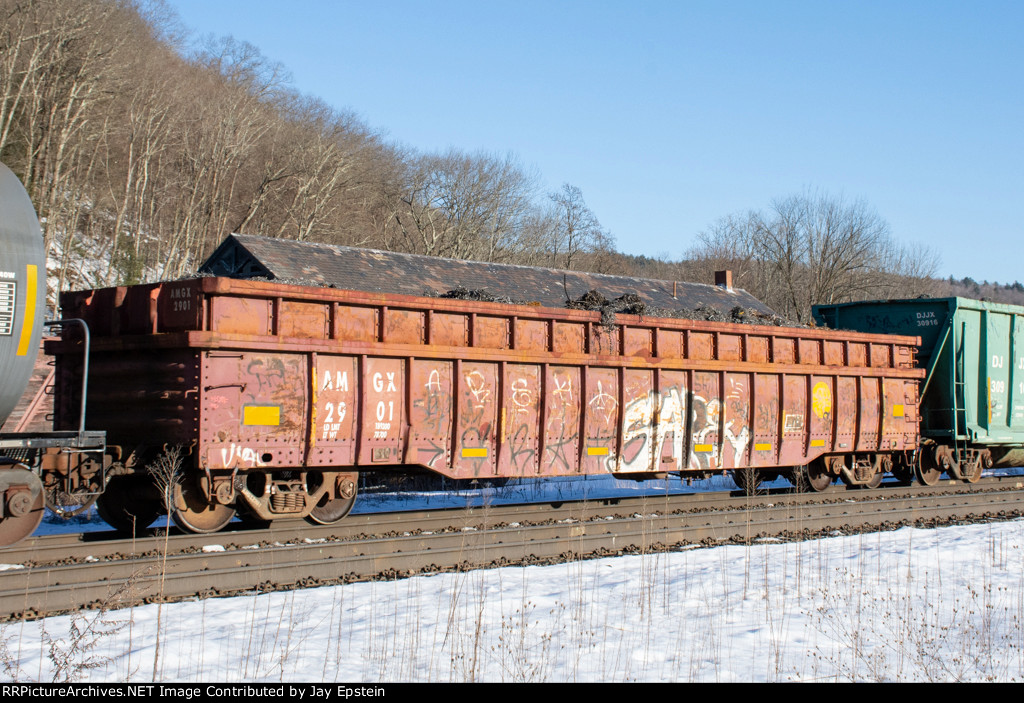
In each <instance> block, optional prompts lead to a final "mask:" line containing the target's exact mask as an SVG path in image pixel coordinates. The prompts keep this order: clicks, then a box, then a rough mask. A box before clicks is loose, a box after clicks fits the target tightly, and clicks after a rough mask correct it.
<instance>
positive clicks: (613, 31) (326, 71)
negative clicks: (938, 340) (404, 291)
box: [169, 0, 1024, 283]
mask: <svg viewBox="0 0 1024 703" xmlns="http://www.w3.org/2000/svg"><path fill="white" fill-rule="evenodd" d="M169 5H170V6H171V7H172V8H174V9H175V10H176V11H177V12H178V14H179V16H180V18H181V20H182V22H183V24H184V25H185V26H186V27H188V28H190V29H192V30H194V31H195V32H196V33H197V34H198V35H205V34H213V35H216V36H224V35H231V36H234V37H235V38H236V39H239V40H244V41H248V42H250V43H252V44H254V45H255V46H257V47H258V48H259V49H260V50H261V51H262V52H263V54H264V55H266V56H267V57H268V58H270V59H273V60H275V61H279V62H281V63H282V64H284V65H285V67H286V68H287V69H288V70H289V71H290V72H291V75H292V79H293V80H292V83H293V85H294V86H295V87H296V88H297V89H299V90H301V91H302V92H304V93H309V94H312V95H316V96H318V97H320V98H322V99H323V100H325V101H326V102H327V103H329V104H331V105H334V106H336V107H338V108H343V109H348V110H351V111H353V112H355V113H356V114H358V115H359V116H360V117H361V118H362V120H363V121H364V122H366V123H367V125H368V126H370V127H371V128H374V129H376V130H379V131H381V132H383V133H384V134H385V135H386V138H387V139H389V140H390V141H392V142H395V143H400V144H404V145H407V146H410V147H413V148H415V149H418V150H422V151H429V150H443V149H446V148H448V147H449V146H454V147H457V148H459V149H463V150H466V151H477V150H485V151H489V152H497V153H502V154H503V153H506V152H509V151H511V152H513V153H515V154H516V155H517V156H518V157H519V159H520V160H521V162H522V163H523V164H524V165H526V166H527V167H535V168H536V169H537V170H538V171H539V172H540V174H541V176H542V179H543V183H544V186H545V188H546V189H547V190H554V189H556V188H558V187H559V186H560V185H561V184H562V183H563V182H568V183H572V184H573V185H576V186H578V187H579V188H581V189H582V191H583V195H584V198H585V199H586V201H587V204H588V205H589V206H590V207H591V209H592V210H593V211H594V213H595V214H596V215H597V216H598V218H599V219H600V220H601V223H602V224H603V225H604V226H605V227H607V228H608V229H610V230H611V232H612V234H613V235H614V236H615V237H616V241H617V244H618V248H619V249H621V250H622V251H626V252H629V253H633V254H647V255H650V256H658V255H661V254H667V255H669V256H671V257H673V258H677V257H679V256H681V255H682V253H683V252H684V251H685V250H686V249H687V247H688V246H689V245H690V244H691V243H692V242H693V239H694V236H695V234H696V233H697V232H699V231H700V230H702V229H705V228H706V227H708V226H709V225H710V224H712V223H713V222H714V221H715V220H717V219H718V218H720V217H722V216H724V215H727V214H730V213H735V212H740V211H745V210H749V209H761V208H767V207H768V206H769V205H770V203H771V201H772V200H773V199H775V198H779V197H785V196H787V195H792V194H797V193H800V192H802V191H804V190H807V189H816V190H823V191H827V192H829V193H831V194H833V195H842V196H844V197H846V198H848V199H856V198H862V199H864V200H866V201H867V202H868V203H869V204H870V205H871V206H872V207H874V208H875V209H876V210H877V211H878V212H879V214H880V215H881V216H882V217H884V218H885V219H886V220H888V222H889V224H890V225H891V227H892V231H893V234H894V235H895V237H896V238H897V239H899V240H900V241H902V242H905V243H908V244H912V243H924V244H927V245H930V246H932V247H933V248H934V249H935V250H936V251H937V252H938V253H939V255H940V256H941V259H942V261H941V264H940V269H939V275H942V276H946V275H950V274H952V275H954V276H956V277H958V278H960V277H964V276H971V277H972V278H975V279H976V280H979V281H980V280H990V281H1000V282H1004V283H1007V282H1013V281H1015V280H1019V281H1022V282H1024V224H1022V222H1024V212H1022V209H1024V207H1022V206H1024V2H1021V1H1020V0H1017V1H1010V2H935V1H932V2H893V1H890V2H868V1H858V2H845V1H842V2H841V1H835V2H828V1H824V0H818V1H816V2H810V1H808V2H783V1H780V0H755V1H751V2H738V1H736V2H731V1H728V0H718V1H708V2H690V1H684V0H676V1H669V0H666V1H663V2H653V1H648V2H642V1H640V0H633V1H632V2H625V1H623V2H598V1H597V0H591V1H589V2H584V1H579V2H568V1H565V2H556V1H554V0H549V1H547V2H534V1H532V0H513V1H510V2H504V1H502V2H498V1H494V0H478V1H477V2H441V1H435V2H428V1H421V2H412V1H398V0H360V1H358V2H349V1H341V0H320V1H316V2H314V1H312V0H292V1H291V2H282V1H281V0H276V1H274V2H268V1H265V0H169Z"/></svg>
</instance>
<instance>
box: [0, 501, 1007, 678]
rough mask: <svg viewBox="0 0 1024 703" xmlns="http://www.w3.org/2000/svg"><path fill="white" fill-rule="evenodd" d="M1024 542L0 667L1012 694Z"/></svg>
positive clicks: (648, 564)
mask: <svg viewBox="0 0 1024 703" xmlns="http://www.w3.org/2000/svg"><path fill="white" fill-rule="evenodd" d="M500 490H507V489H500ZM405 507H410V506H405ZM1022 545H1024V521H1013V522H1003V523H992V524H984V525H970V526H962V527H950V528H941V529H931V530H925V529H916V528H902V529H900V530H897V531H894V532H887V533H876V534H867V535H856V536H847V537H842V536H836V537H829V538H825V539H818V540H814V541H809V542H802V543H779V542H774V541H765V542H759V543H754V544H751V545H747V546H726V547H716V548H711V549H700V548H694V549H689V550H685V551H681V552H675V553H670V554H647V555H639V556H626V557H617V558H607V559H597V560H592V561H585V562H577V563H572V564H563V565H558V566H545V567H539V566H531V567H508V568H502V569H493V570H480V571H472V572H468V573H459V574H437V575H432V576H420V577H415V578H411V579H405V580H400V581H391V582H375V583H359V584H350V585H346V586H334V587H324V588H316V589H308V590H302V591H294V592H288V593H271V594H263V595H255V596H253V595H250V596H240V597H235V598H224V599H208V600H203V601H198V602H186V603H176V604H168V605H163V606H157V605H146V606H140V607H136V608H132V609H129V610H121V611H112V612H108V613H105V614H102V615H98V614H96V613H93V612H85V613H80V614H77V615H73V616H64V617H55V618H48V619H46V620H43V621H40V622H24V623H14V624H9V625H7V626H4V627H3V628H0V664H3V666H4V669H5V671H6V675H5V678H17V679H19V680H32V681H50V680H62V679H64V678H73V679H78V680H86V681H124V680H129V681H138V682H145V681H154V680H157V681H266V682H277V681H292V682H294V681H349V682H352V681H363V682H384V681H634V680H639V681H779V680H799V681H823V680H824V681H833V680H840V681H848V680H858V681H859V680H871V681H874V680H942V681H951V680H1000V681H1008V680H1021V679H1022V678H1024V546H1022ZM54 645H55V646H54Z"/></svg>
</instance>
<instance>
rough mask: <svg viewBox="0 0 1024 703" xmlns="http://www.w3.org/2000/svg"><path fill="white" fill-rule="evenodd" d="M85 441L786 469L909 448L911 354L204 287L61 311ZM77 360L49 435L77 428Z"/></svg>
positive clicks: (329, 460)
mask: <svg viewBox="0 0 1024 703" xmlns="http://www.w3.org/2000/svg"><path fill="white" fill-rule="evenodd" d="M63 305H64V314H65V315H74V316H79V317H82V318H84V319H86V320H87V321H88V322H89V323H90V327H91V328H92V329H93V332H94V341H93V344H94V351H93V374H94V379H95V380H94V381H93V382H92V384H91V386H90V397H89V419H90V425H91V426H94V427H102V428H106V429H107V430H108V433H109V437H110V442H111V443H112V444H117V445H122V446H126V447H132V446H135V445H138V444H146V445H152V446H162V445H164V444H172V445H173V444H179V445H182V446H186V447H190V448H191V449H192V457H193V460H194V462H195V464H196V466H197V468H201V469H203V470H207V471H214V472H218V471H227V472H234V473H239V472H243V473H244V472H246V471H250V470H268V469H277V468H280V469H285V468H297V467H310V468H314V467H316V468H319V467H322V468H328V467H364V468H365V467H374V468H380V467H387V466H397V465H418V466H421V467H426V468H429V469H432V470H434V471H437V472H439V473H442V474H445V475H448V476H451V477H456V478H473V477H490V476H552V475H572V474H580V473H616V474H633V475H648V474H654V473H659V472H665V471H679V472H688V471H689V472H706V471H718V470H723V469H732V468H739V467H747V466H752V467H788V466H797V465H802V464H806V463H808V462H809V461H811V460H813V459H814V458H816V457H819V456H822V455H826V454H833V453H852V452H900V451H910V450H913V449H914V448H915V447H916V446H917V443H918V429H917V384H918V379H919V378H920V377H921V375H922V372H921V371H920V370H916V369H914V368H913V366H914V344H915V343H916V341H917V339H916V338H913V337H894V336H882V335H869V334H858V333H849V332H843V333H837V332H833V331H829V330H823V329H792V328H779V327H751V326H745V325H737V324H728V323H715V322H697V321H688V320H675V319H671V320H670V319H656V318H639V317H636V316H628V315H620V316H619V322H620V324H618V325H616V326H615V327H614V328H611V329H609V328H607V327H605V326H602V325H601V324H600V320H599V318H600V315H599V313H595V312H589V311H576V310H564V309H552V308H540V307H532V306H512V305H501V304H496V303H485V302H476V301H466V300H441V299H433V298H421V297H410V296H399V295H373V294H367V293H363V292H357V291H344V290H334V289H328V288H309V287H300V286H290V285H283V284H276V283H269V282H259V281H243V280H232V279H222V278H205V279H195V280H189V281H180V282H170V283H163V284H154V285H146V286H134V287H128V288H117V289H104V290H98V291H86V292H80V293H72V294H66V295H65V296H64V297H63ZM76 349H77V347H76V344H75V342H74V339H73V337H71V336H69V338H68V339H67V340H66V341H64V342H61V343H58V344H54V345H51V347H50V350H51V351H53V352H55V353H56V354H57V355H58V360H59V368H58V381H57V398H58V402H57V415H58V427H60V426H62V424H65V425H66V424H67V423H68V421H69V420H70V418H72V417H75V418H77V405H76V402H77V398H76V397H75V394H76V391H75V388H76V384H77V380H76V378H75V352H76Z"/></svg>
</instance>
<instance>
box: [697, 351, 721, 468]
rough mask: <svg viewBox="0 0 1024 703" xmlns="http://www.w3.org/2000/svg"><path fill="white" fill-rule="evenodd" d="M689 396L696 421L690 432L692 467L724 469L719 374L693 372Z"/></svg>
mask: <svg viewBox="0 0 1024 703" xmlns="http://www.w3.org/2000/svg"><path fill="white" fill-rule="evenodd" d="M692 387H693V392H692V394H691V396H690V403H691V404H692V412H693V420H692V425H691V429H690V451H691V454H692V458H691V462H690V467H691V468H693V469H699V470H703V471H715V470H717V469H719V468H721V454H720V443H721V437H720V431H721V421H722V401H721V392H720V391H721V389H720V387H719V374H718V373H717V372H710V371H694V372H693V381H692Z"/></svg>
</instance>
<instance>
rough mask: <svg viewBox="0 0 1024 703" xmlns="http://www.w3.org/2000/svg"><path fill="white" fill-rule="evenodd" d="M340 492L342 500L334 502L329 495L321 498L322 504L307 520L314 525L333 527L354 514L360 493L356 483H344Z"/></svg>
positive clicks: (314, 509)
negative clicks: (332, 525) (350, 514)
mask: <svg viewBox="0 0 1024 703" xmlns="http://www.w3.org/2000/svg"><path fill="white" fill-rule="evenodd" d="M339 491H340V493H341V497H340V498H334V499H333V500H332V499H331V498H330V497H328V496H327V495H325V496H324V497H323V498H321V499H320V503H319V504H318V505H317V506H316V507H315V508H313V510H312V511H310V513H309V515H307V516H306V520H307V521H309V522H311V523H313V524H314V525H331V524H333V523H335V522H337V521H338V520H341V519H342V518H343V517H345V516H346V515H348V514H349V513H350V512H352V506H353V505H355V504H356V493H357V492H358V488H357V487H356V483H355V481H348V480H345V481H342V482H341V486H340V487H339Z"/></svg>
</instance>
